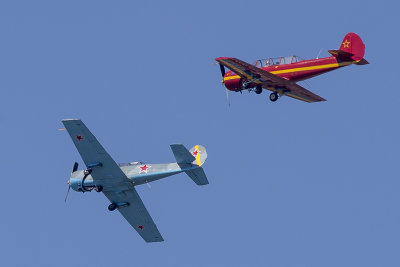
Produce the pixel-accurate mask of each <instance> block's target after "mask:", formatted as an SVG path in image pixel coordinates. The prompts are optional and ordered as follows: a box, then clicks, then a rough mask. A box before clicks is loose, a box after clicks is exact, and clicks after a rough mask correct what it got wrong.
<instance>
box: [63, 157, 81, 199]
mask: <svg viewBox="0 0 400 267" xmlns="http://www.w3.org/2000/svg"><path fill="white" fill-rule="evenodd" d="M78 166H79V164H78V162H75V163H74V166H73V167H72V172H76V171H77V170H78ZM67 184H68V190H67V194H66V195H65V199H64V202H65V203H67V197H68V194H69V190H71V183H70V182H69V180H68V182H67Z"/></svg>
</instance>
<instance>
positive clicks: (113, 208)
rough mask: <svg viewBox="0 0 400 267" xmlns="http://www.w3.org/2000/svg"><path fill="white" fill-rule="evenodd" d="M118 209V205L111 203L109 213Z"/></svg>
mask: <svg viewBox="0 0 400 267" xmlns="http://www.w3.org/2000/svg"><path fill="white" fill-rule="evenodd" d="M116 208H117V204H115V203H111V204H110V205H108V210H109V211H114V210H115V209H116Z"/></svg>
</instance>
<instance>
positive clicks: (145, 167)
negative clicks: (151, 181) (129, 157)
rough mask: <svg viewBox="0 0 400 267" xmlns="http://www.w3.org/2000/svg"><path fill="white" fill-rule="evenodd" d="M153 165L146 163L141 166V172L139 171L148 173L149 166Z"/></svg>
mask: <svg viewBox="0 0 400 267" xmlns="http://www.w3.org/2000/svg"><path fill="white" fill-rule="evenodd" d="M150 167H151V166H147V165H146V164H145V165H144V166H141V167H140V172H139V173H142V172H145V173H147V172H148V171H149V168H150Z"/></svg>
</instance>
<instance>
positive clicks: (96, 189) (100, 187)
mask: <svg viewBox="0 0 400 267" xmlns="http://www.w3.org/2000/svg"><path fill="white" fill-rule="evenodd" d="M94 190H95V191H96V192H99V193H100V192H101V191H103V186H101V185H97V186H95V188H94Z"/></svg>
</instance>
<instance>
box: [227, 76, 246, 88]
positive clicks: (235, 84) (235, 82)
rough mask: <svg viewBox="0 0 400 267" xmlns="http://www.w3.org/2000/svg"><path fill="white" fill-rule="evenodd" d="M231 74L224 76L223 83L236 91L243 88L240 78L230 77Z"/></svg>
mask: <svg viewBox="0 0 400 267" xmlns="http://www.w3.org/2000/svg"><path fill="white" fill-rule="evenodd" d="M231 77H232V76H228V77H224V85H225V87H226V89H228V90H230V91H235V92H238V91H240V90H242V89H243V87H242V86H243V79H242V78H233V79H232V78H231Z"/></svg>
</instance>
